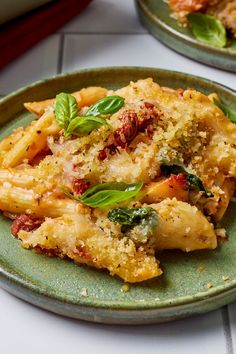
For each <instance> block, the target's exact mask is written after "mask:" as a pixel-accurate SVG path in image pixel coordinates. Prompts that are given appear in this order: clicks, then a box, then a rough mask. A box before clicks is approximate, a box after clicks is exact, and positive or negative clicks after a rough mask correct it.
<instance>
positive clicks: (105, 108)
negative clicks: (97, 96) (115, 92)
mask: <svg viewBox="0 0 236 354" xmlns="http://www.w3.org/2000/svg"><path fill="white" fill-rule="evenodd" d="M124 103H125V100H124V98H123V97H120V96H108V97H105V98H102V99H101V100H100V101H98V102H97V103H95V104H94V105H93V106H92V107H90V108H89V109H88V111H87V112H86V116H97V115H100V114H113V113H115V112H117V111H119V109H121V107H123V106H124Z"/></svg>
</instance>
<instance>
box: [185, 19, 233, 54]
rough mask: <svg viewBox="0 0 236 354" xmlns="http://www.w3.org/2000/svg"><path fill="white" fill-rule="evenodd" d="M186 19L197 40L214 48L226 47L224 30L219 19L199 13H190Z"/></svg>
mask: <svg viewBox="0 0 236 354" xmlns="http://www.w3.org/2000/svg"><path fill="white" fill-rule="evenodd" d="M187 17H188V20H189V23H190V26H191V29H192V32H193V34H194V36H195V37H196V38H197V39H198V40H200V41H201V42H205V43H208V44H210V45H212V46H214V47H219V48H223V47H225V46H226V43H227V37H226V30H225V27H224V25H223V23H222V22H221V21H220V20H219V19H217V18H215V17H214V16H209V15H204V14H201V13H191V14H189V15H188V16H187Z"/></svg>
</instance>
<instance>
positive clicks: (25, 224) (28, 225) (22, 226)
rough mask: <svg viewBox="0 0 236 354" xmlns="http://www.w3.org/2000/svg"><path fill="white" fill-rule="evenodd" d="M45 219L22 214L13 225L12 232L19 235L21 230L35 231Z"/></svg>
mask: <svg viewBox="0 0 236 354" xmlns="http://www.w3.org/2000/svg"><path fill="white" fill-rule="evenodd" d="M42 222H43V219H42V218H39V217H37V216H35V215H28V214H22V215H20V216H18V217H17V218H16V219H15V220H14V221H13V223H12V225H11V233H12V235H13V236H17V235H18V232H19V231H20V230H24V231H28V232H29V231H33V230H36V229H37V228H39V226H40V225H41V224H42Z"/></svg>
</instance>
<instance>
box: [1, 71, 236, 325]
mask: <svg viewBox="0 0 236 354" xmlns="http://www.w3.org/2000/svg"><path fill="white" fill-rule="evenodd" d="M137 70H140V71H146V72H147V73H150V74H151V72H153V71H155V72H156V73H157V74H158V73H160V72H162V73H164V74H166V75H168V74H174V75H177V76H180V77H181V76H182V75H183V76H184V77H188V78H189V79H195V80H196V79H197V80H200V81H201V82H202V83H203V84H204V83H208V84H214V86H216V87H218V88H219V89H223V90H224V91H225V92H229V93H231V94H233V96H235V99H236V90H234V89H232V88H229V87H227V86H225V85H222V84H219V83H218V82H215V81H212V80H209V79H206V78H203V77H200V76H196V75H192V74H186V73H183V72H180V71H173V70H168V69H159V68H152V67H139V66H138V67H137V66H115V67H97V68H89V69H83V70H78V71H73V72H70V73H67V72H66V73H62V74H59V75H54V76H52V77H50V78H48V79H46V80H39V81H36V82H34V83H32V84H31V85H27V86H25V87H22V88H20V89H18V90H16V91H14V92H13V93H10V94H9V95H7V96H5V97H4V98H2V99H1V100H0V108H1V106H2V105H4V104H5V103H7V102H8V101H9V100H11V99H12V98H15V97H17V96H18V95H19V94H21V93H23V92H25V91H27V90H29V89H30V88H36V89H37V87H38V86H41V85H47V84H49V85H50V83H51V82H52V81H55V80H57V79H60V78H63V77H66V76H67V77H68V76H70V77H73V76H76V75H80V74H83V73H96V72H98V71H99V72H102V71H104V72H109V71H121V72H125V71H126V72H127V71H129V73H130V75H132V73H134V72H136V71H137ZM5 263H6V262H5ZM5 263H4V261H3V260H2V259H1V258H0V280H1V283H2V284H1V286H2V287H3V288H5V289H6V290H7V291H9V292H11V293H14V292H17V294H15V295H16V296H17V297H20V298H22V299H24V300H25V297H26V295H27V294H29V296H30V298H32V296H33V295H35V296H36V297H37V296H39V298H47V299H48V300H50V301H58V302H60V303H61V304H64V305H66V306H67V307H68V306H69V307H70V305H71V306H72V307H74V306H75V305H76V306H79V307H85V308H87V309H88V308H89V309H91V310H93V311H95V310H96V311H98V310H102V309H103V310H104V309H109V311H111V312H112V313H114V314H116V315H114V316H115V317H116V318H117V320H118V319H119V311H126V310H127V311H131V312H132V313H134V311H140V312H141V313H145V312H147V313H148V312H150V311H153V312H155V313H157V314H158V312H162V311H163V310H170V311H171V310H174V309H175V310H176V309H178V311H181V309H182V308H183V307H185V308H187V310H189V309H190V308H191V313H192V314H193V313H194V311H193V308H192V305H195V306H196V307H197V308H198V307H199V306H200V305H201V304H202V303H207V304H208V306H209V302H211V301H212V300H213V299H215V298H217V299H218V300H217V301H216V302H215V303H214V304H211V307H212V309H215V308H218V307H220V306H223V305H225V304H226V303H229V302H232V301H234V300H236V279H233V280H229V281H227V282H225V283H224V284H222V285H219V286H217V287H213V288H211V289H208V290H206V291H202V292H198V293H197V294H195V295H188V296H182V297H179V298H178V299H177V300H176V299H169V300H165V301H163V300H161V301H159V300H155V301H153V302H152V303H150V301H147V300H145V302H144V303H141V302H135V304H132V303H131V302H130V300H127V303H125V302H124V301H122V302H120V301H109V300H98V299H96V298H91V299H89V297H88V298H86V297H84V298H83V297H78V299H77V301H72V300H71V299H70V300H66V299H65V297H64V298H63V299H62V298H61V297H60V296H58V295H56V294H53V293H52V292H49V291H48V289H47V288H45V289H44V288H43V290H42V288H41V289H40V285H38V286H33V284H32V283H31V284H30V282H27V280H26V279H24V278H22V277H21V275H20V274H18V277H17V274H16V272H15V273H14V269H13V268H11V266H10V265H9V264H8V265H6V264H5ZM10 269H11V271H10ZM9 284H10V285H9ZM17 288H19V289H20V290H19V291H16V289H17ZM25 294H26V295H25ZM27 301H28V302H31V303H33V304H35V305H37V306H40V307H43V308H46V307H45V306H43V305H42V303H40V301H39V303H40V304H39V303H37V301H30V300H29V299H27ZM41 302H42V301H41ZM46 309H49V310H50V308H46ZM52 311H53V310H52ZM96 311H95V312H96ZM54 312H55V311H54ZM200 312H201V311H200V310H199V309H198V310H197V312H196V313H200ZM204 312H206V311H204ZM62 314H63V315H68V316H69V317H74V316H73V313H70V311H69V312H67V313H62ZM117 314H118V315H117ZM178 317H180V316H178ZM75 318H80V317H79V316H78V315H76V317H75ZM92 320H94V321H96V319H92ZM104 321H105V320H102V322H104ZM146 321H147V323H149V320H148V319H146ZM153 321H154V322H156V320H153ZM97 322H99V321H97ZM109 323H110V322H109ZM114 323H115V322H114ZM119 323H121V322H119ZM136 323H138V320H136ZM150 323H151V322H150Z"/></svg>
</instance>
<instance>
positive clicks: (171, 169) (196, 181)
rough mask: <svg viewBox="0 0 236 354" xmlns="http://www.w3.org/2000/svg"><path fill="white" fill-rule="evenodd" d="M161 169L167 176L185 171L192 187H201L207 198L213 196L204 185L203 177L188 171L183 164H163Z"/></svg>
mask: <svg viewBox="0 0 236 354" xmlns="http://www.w3.org/2000/svg"><path fill="white" fill-rule="evenodd" d="M161 171H162V173H163V174H164V175H165V176H170V175H171V174H174V175H178V174H179V173H183V174H184V175H185V178H186V181H187V183H188V186H189V188H190V189H199V190H200V191H202V192H204V193H205V195H206V197H207V198H210V197H213V194H212V193H211V192H210V191H208V190H207V189H206V188H205V187H204V185H203V183H202V181H201V179H200V178H199V177H198V176H196V175H193V174H192V173H189V172H187V171H186V170H185V168H184V167H183V166H181V165H177V164H173V165H168V164H162V165H161Z"/></svg>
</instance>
